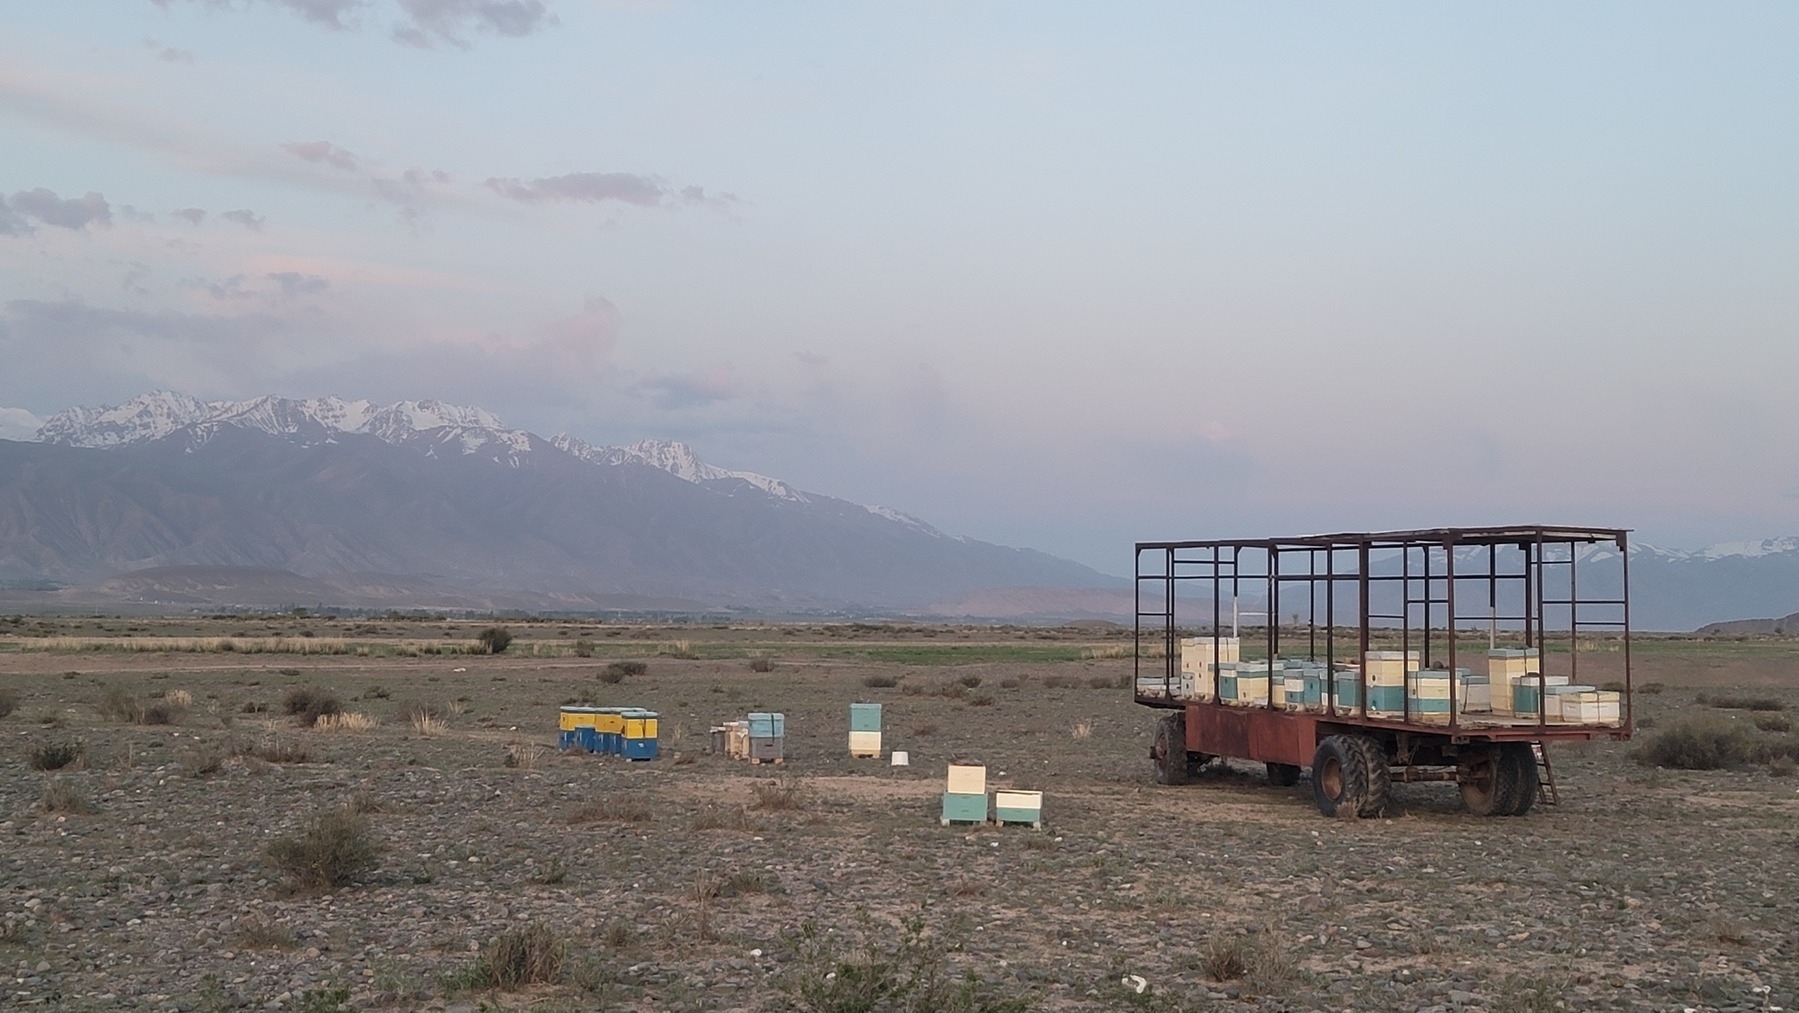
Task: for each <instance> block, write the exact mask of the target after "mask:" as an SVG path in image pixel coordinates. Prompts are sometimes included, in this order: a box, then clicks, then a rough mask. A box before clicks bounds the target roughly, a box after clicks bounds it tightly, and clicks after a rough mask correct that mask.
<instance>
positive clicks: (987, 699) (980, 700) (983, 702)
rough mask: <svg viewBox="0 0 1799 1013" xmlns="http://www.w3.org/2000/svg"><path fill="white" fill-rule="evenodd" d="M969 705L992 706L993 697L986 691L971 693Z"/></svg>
mask: <svg viewBox="0 0 1799 1013" xmlns="http://www.w3.org/2000/svg"><path fill="white" fill-rule="evenodd" d="M968 706H970V707H991V706H993V697H991V696H989V695H987V694H986V693H970V694H968Z"/></svg>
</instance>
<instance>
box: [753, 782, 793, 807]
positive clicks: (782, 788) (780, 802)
mask: <svg viewBox="0 0 1799 1013" xmlns="http://www.w3.org/2000/svg"><path fill="white" fill-rule="evenodd" d="M750 788H751V790H752V791H754V792H755V793H756V802H755V805H754V808H757V809H763V810H774V811H791V810H795V809H803V808H805V805H806V800H807V793H806V786H805V784H804V783H802V782H801V781H799V780H797V779H796V778H792V777H783V778H779V779H775V780H761V781H756V782H754V783H753V784H751V785H750Z"/></svg>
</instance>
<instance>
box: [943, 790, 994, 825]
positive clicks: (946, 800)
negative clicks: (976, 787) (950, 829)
mask: <svg viewBox="0 0 1799 1013" xmlns="http://www.w3.org/2000/svg"><path fill="white" fill-rule="evenodd" d="M942 821H943V824H944V825H945V826H948V825H949V824H950V823H985V822H987V793H986V792H984V791H983V792H980V793H978V794H977V793H974V792H956V791H946V792H944V793H943V817H942Z"/></svg>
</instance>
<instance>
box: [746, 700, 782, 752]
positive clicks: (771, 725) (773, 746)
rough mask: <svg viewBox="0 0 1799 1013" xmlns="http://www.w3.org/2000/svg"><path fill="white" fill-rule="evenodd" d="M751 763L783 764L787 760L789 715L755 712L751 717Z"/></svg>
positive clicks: (774, 712) (775, 712)
mask: <svg viewBox="0 0 1799 1013" xmlns="http://www.w3.org/2000/svg"><path fill="white" fill-rule="evenodd" d="M748 724H749V738H750V742H749V761H750V762H751V763H781V762H784V761H785V760H786V758H787V715H785V714H782V713H780V712H778V711H773V712H770V711H753V712H751V713H750V715H749V719H748Z"/></svg>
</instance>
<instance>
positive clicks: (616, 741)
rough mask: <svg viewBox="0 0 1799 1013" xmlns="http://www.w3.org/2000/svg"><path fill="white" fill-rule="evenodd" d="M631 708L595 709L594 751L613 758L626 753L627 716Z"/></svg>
mask: <svg viewBox="0 0 1799 1013" xmlns="http://www.w3.org/2000/svg"><path fill="white" fill-rule="evenodd" d="M632 709H633V708H630V707H595V708H594V709H593V728H594V750H595V751H596V752H601V753H606V754H609V755H612V756H618V755H620V754H622V753H623V752H624V751H625V714H626V712H628V711H630V710H632Z"/></svg>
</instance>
